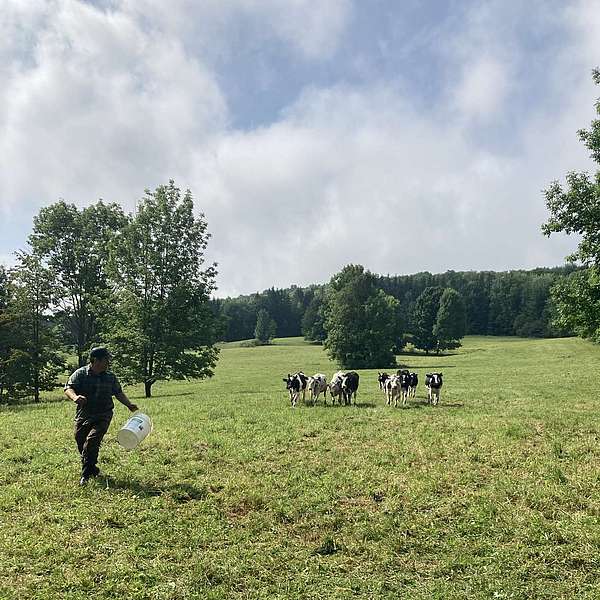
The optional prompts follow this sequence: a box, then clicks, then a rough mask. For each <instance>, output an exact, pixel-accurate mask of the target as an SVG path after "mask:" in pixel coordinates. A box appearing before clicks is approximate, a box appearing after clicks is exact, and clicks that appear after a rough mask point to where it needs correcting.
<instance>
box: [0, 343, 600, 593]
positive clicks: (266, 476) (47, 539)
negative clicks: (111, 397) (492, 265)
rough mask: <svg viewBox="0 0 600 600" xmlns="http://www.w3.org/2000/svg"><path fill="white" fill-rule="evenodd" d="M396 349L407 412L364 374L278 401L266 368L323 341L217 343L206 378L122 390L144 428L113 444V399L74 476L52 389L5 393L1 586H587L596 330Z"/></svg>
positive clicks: (592, 556) (503, 589) (0, 456)
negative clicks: (141, 435) (293, 402)
mask: <svg viewBox="0 0 600 600" xmlns="http://www.w3.org/2000/svg"><path fill="white" fill-rule="evenodd" d="M398 361H399V363H401V364H403V365H407V366H408V367H409V368H411V369H414V370H416V371H417V372H418V373H419V375H420V379H421V382H420V384H419V390H418V394H417V396H418V397H417V400H416V401H413V402H410V405H409V406H408V407H406V408H397V409H394V408H391V407H387V406H385V401H384V398H383V396H382V394H381V392H379V390H378V387H377V371H376V370H373V371H360V375H361V382H360V389H359V394H358V406H351V407H346V406H343V407H340V406H335V407H331V405H328V406H324V405H323V404H322V403H320V404H319V405H318V406H316V407H311V406H302V405H300V406H298V407H297V408H296V409H292V408H291V407H290V405H289V400H288V397H287V393H286V392H285V389H284V384H283V381H282V377H284V376H285V375H286V374H287V373H288V372H289V373H291V372H294V371H296V370H299V369H302V370H303V371H304V372H305V373H307V374H312V373H314V372H323V373H325V374H327V376H328V377H330V376H331V374H332V373H333V372H334V371H335V370H337V369H336V367H335V366H334V365H333V364H331V363H330V362H329V360H328V359H327V356H326V355H325V353H324V352H323V350H322V348H321V347H320V346H315V345H308V344H305V343H303V342H302V341H301V340H299V339H288V340H278V341H277V343H276V344H275V345H272V346H265V347H258V348H241V347H239V345H236V344H231V345H224V347H223V349H222V351H221V358H220V361H219V365H218V368H217V372H216V375H215V377H214V378H213V379H212V380H210V381H205V382H201V383H198V382H172V383H157V384H156V385H155V386H154V388H153V393H154V395H155V397H154V398H152V399H150V400H146V399H144V398H143V394H142V389H141V387H135V388H130V389H128V390H127V392H128V394H129V395H130V397H131V398H132V400H134V401H135V402H136V403H137V404H139V405H140V408H142V409H143V410H144V411H145V412H147V413H148V414H149V415H151V416H152V418H153V420H154V427H155V430H154V432H153V433H152V434H151V436H150V437H149V438H148V439H146V440H145V441H144V442H143V444H142V446H141V447H140V448H139V449H137V450H135V451H132V452H126V451H124V450H123V449H121V448H120V447H119V446H118V445H117V443H116V439H115V438H116V432H117V430H118V427H119V426H120V425H121V424H122V423H123V422H124V421H125V420H126V418H127V411H126V409H125V408H124V407H122V406H121V405H117V409H116V411H115V419H114V420H113V423H112V425H111V429H110V431H109V433H108V435H107V437H106V438H105V442H104V445H103V448H102V451H101V455H100V459H101V462H100V467H101V468H102V470H103V472H104V473H105V476H104V477H102V478H101V479H99V480H96V481H93V482H91V483H90V485H89V486H87V487H86V488H79V487H78V485H77V483H78V479H79V464H78V456H77V453H76V449H75V443H74V441H73V439H72V431H71V427H72V417H73V407H72V406H71V405H70V404H69V403H68V402H67V401H65V402H62V401H61V402H48V403H43V404H39V405H26V406H18V407H3V408H0V598H1V599H2V600H9V599H24V598H57V599H68V600H78V599H89V598H123V599H142V598H144V599H165V600H167V599H168V600H176V599H188V598H189V599H192V598H198V599H200V598H203V599H205V598H206V599H216V598H222V599H242V598H265V599H266V598H269V599H276V598H294V599H299V598H314V599H337V598H340V599H341V598H389V599H397V598H410V599H413V598H414V599H426V598H427V599H432V598H439V599H451V598H523V599H529V598H590V599H596V598H600V522H599V518H600V444H599V441H598V435H599V431H600V416H599V410H598V409H599V405H600V402H599V399H598V383H599V381H600V347H598V346H594V345H592V344H589V343H587V342H584V341H582V340H579V339H559V340H523V339H515V338H487V337H471V338H466V340H465V344H464V347H463V348H461V349H460V350H459V351H457V352H456V353H454V354H449V355H447V356H436V355H430V356H425V355H403V356H400V357H398ZM430 370H436V371H442V372H443V373H444V388H443V390H442V399H441V403H440V405H439V406H438V407H430V406H428V405H426V403H425V388H424V385H423V380H424V375H425V373H426V372H427V371H430ZM51 396H52V397H51V399H56V400H59V399H60V397H61V393H60V392H59V391H57V392H55V393H54V394H52V395H51Z"/></svg>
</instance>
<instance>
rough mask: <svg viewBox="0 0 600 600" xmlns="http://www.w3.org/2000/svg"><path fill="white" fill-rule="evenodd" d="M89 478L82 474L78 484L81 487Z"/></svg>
mask: <svg viewBox="0 0 600 600" xmlns="http://www.w3.org/2000/svg"><path fill="white" fill-rule="evenodd" d="M89 479H90V478H89V477H87V476H86V475H83V476H82V477H81V479H80V480H79V485H80V486H81V487H83V486H84V485H87V482H88V481H89Z"/></svg>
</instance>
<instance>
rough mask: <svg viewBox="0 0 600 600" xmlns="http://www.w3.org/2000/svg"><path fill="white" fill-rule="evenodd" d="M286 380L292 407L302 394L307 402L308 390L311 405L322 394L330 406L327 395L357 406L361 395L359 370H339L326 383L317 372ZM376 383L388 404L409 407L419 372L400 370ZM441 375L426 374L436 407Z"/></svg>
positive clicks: (340, 402) (426, 380) (380, 374)
mask: <svg viewBox="0 0 600 600" xmlns="http://www.w3.org/2000/svg"><path fill="white" fill-rule="evenodd" d="M283 381H284V382H285V384H286V389H287V391H288V393H289V396H290V402H291V403H292V406H296V404H297V402H298V400H299V398H300V394H302V402H305V397H306V391H307V390H308V394H309V401H310V402H311V404H313V405H314V404H316V402H317V400H318V399H319V396H320V395H321V394H323V402H324V403H325V404H327V392H328V391H329V395H330V396H331V403H332V404H335V401H336V400H337V401H338V403H339V404H340V405H341V404H342V402H343V403H344V404H352V398H354V404H356V394H357V392H358V383H359V381H360V377H359V375H358V373H357V372H356V371H347V372H345V371H338V372H337V373H335V374H334V375H333V377H332V378H331V381H330V382H329V383H327V378H326V377H325V375H323V373H315V374H314V375H312V376H311V377H308V376H307V375H305V374H304V373H303V372H302V371H298V372H297V373H293V374H290V373H288V376H287V377H284V379H283ZM377 381H378V383H379V389H380V390H381V391H383V393H384V394H385V398H386V405H388V406H391V404H392V402H393V403H394V406H398V400H401V401H402V405H403V406H404V405H406V401H407V400H408V399H409V398H415V397H416V395H417V385H418V384H419V377H418V375H417V374H416V373H413V372H410V371H408V370H407V369H401V370H398V371H397V372H396V374H392V375H389V374H388V373H378V376H377ZM442 384H443V381H442V373H427V374H426V375H425V387H426V388H427V400H428V402H429V403H430V404H432V405H433V406H436V405H437V404H438V403H439V401H440V391H441V389H442Z"/></svg>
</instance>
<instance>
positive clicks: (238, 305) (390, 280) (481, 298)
mask: <svg viewBox="0 0 600 600" xmlns="http://www.w3.org/2000/svg"><path fill="white" fill-rule="evenodd" d="M577 270H578V269H577V267H575V266H573V265H566V266H563V267H556V268H551V269H534V270H529V271H525V270H520V271H506V272H493V271H481V272H476V271H467V272H457V271H447V272H446V273H440V274H431V273H427V272H424V273H416V274H414V275H397V276H390V275H373V277H374V285H375V286H376V287H377V288H378V289H381V290H382V291H384V292H385V293H386V294H389V295H390V296H392V297H393V298H395V299H396V300H397V301H398V303H399V305H398V309H397V316H396V319H397V320H398V321H399V326H400V328H401V329H403V330H404V333H406V334H414V332H415V330H416V327H417V322H416V321H417V319H416V316H415V315H416V313H415V311H416V310H417V300H418V299H419V297H420V296H421V294H422V293H423V292H424V291H425V290H426V289H427V288H432V287H433V288H441V289H442V290H445V289H447V288H450V289H453V290H455V291H456V292H457V293H458V294H459V295H460V297H461V298H462V300H463V301H464V304H465V311H466V314H465V333H466V334H467V335H502V336H522V337H560V336H565V335H572V334H573V330H572V328H570V327H568V326H561V325H557V324H555V323H554V319H555V317H556V311H557V308H556V305H555V302H554V298H553V297H552V295H551V290H552V287H553V286H554V285H555V284H556V283H557V282H558V281H560V280H562V279H563V278H564V277H566V276H568V275H570V274H571V273H574V272H576V271H577ZM329 287H330V284H324V285H312V286H309V287H306V288H302V287H296V286H293V287H291V288H287V289H275V288H271V289H268V290H265V291H264V292H262V293H255V294H250V295H245V296H239V297H236V298H225V299H216V300H214V301H213V305H214V308H215V311H216V312H217V313H218V314H219V315H220V316H221V317H222V318H223V321H224V334H223V339H224V341H235V340H247V339H251V338H253V337H254V335H255V329H256V325H257V319H258V315H259V313H260V312H261V311H262V312H263V320H264V319H265V318H266V316H265V314H264V313H266V315H267V316H268V317H269V318H270V319H271V320H272V321H273V322H274V334H273V336H279V337H289V336H304V337H305V338H306V339H307V340H311V341H324V340H325V337H326V332H325V329H324V326H323V325H324V312H323V311H324V303H325V299H326V295H327V290H328V288H329ZM273 336H271V337H273Z"/></svg>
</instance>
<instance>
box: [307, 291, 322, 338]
mask: <svg viewBox="0 0 600 600" xmlns="http://www.w3.org/2000/svg"><path fill="white" fill-rule="evenodd" d="M324 295H325V294H324V292H322V291H317V292H315V294H314V296H313V299H312V300H311V301H310V304H309V305H308V307H307V309H306V311H305V313H304V316H303V317H302V335H304V339H306V340H308V341H310V342H323V341H325V338H326V337H327V334H326V332H325V315H324V310H325V300H324Z"/></svg>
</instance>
